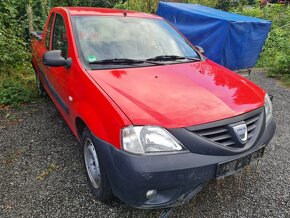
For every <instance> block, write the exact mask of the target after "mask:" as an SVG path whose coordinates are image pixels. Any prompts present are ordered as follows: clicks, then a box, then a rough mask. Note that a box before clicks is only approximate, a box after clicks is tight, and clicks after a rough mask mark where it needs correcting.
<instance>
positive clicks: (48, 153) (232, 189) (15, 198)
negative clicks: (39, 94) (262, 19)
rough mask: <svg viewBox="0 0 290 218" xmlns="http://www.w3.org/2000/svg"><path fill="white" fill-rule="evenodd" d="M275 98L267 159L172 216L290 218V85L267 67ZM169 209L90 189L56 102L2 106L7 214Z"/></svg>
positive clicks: (126, 213) (266, 82)
mask: <svg viewBox="0 0 290 218" xmlns="http://www.w3.org/2000/svg"><path fill="white" fill-rule="evenodd" d="M250 78H251V79H252V80H253V81H255V82H256V83H258V84H259V85H260V86H262V87H263V88H265V89H266V90H267V91H268V92H269V93H270V94H272V95H273V96H274V116H275V119H276V122H277V132H276V135H275V136H274V138H273V140H272V142H271V143H270V144H269V146H268V148H267V150H266V153H265V156H264V158H263V159H262V160H261V161H260V162H259V164H258V165H255V166H253V167H251V168H247V169H246V170H244V171H243V173H240V174H238V175H234V176H231V177H227V178H225V179H224V180H221V181H212V182H210V183H209V184H208V185H207V186H206V187H205V188H204V189H203V191H202V192H200V193H199V194H198V195H197V196H196V197H195V198H193V199H192V200H191V201H190V203H189V204H186V205H184V206H182V207H178V208H176V209H175V210H173V211H172V213H171V216H170V217H290V195H289V194H290V127H289V126H290V112H289V110H290V91H289V90H287V89H285V88H283V87H281V85H279V83H278V82H276V81H275V80H273V79H269V78H267V79H266V78H265V77H264V75H263V74H262V73H260V72H255V73H253V74H252V75H251V77H250ZM160 212H161V210H140V209H134V208H131V207H130V206H127V205H125V204H124V203H122V202H120V201H118V200H115V201H113V202H112V203H110V204H104V203H101V202H99V201H96V200H94V199H93V197H92V195H91V194H90V192H89V189H88V186H87V182H86V177H85V172H84V167H83V163H82V156H81V149H80V146H79V144H78V142H77V140H76V138H75V137H74V136H73V135H72V133H71V131H70V130H69V128H68V127H67V126H66V124H65V123H64V121H63V119H62V118H61V117H60V115H59V113H58V112H57V110H56V109H55V107H54V105H53V104H52V102H51V101H50V100H48V99H46V100H39V101H37V102H35V103H31V104H28V105H25V106H22V107H21V108H18V109H13V110H6V109H3V108H2V109H1V110H0V217H158V216H159V214H160Z"/></svg>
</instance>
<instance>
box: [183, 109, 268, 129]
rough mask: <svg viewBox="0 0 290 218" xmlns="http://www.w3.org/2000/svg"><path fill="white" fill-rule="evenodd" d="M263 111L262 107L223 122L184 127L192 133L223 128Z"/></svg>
mask: <svg viewBox="0 0 290 218" xmlns="http://www.w3.org/2000/svg"><path fill="white" fill-rule="evenodd" d="M263 110H264V107H260V108H258V109H256V110H253V111H251V112H248V113H245V114H242V115H239V116H235V117H231V118H228V119H224V120H218V121H215V122H210V123H206V124H201V125H196V126H189V127H186V129H187V130H189V131H191V132H192V131H196V130H200V129H208V128H213V127H217V126H224V125H227V124H231V123H236V122H239V121H241V120H245V119H247V118H249V117H252V116H254V115H257V114H260V113H262V111H263Z"/></svg>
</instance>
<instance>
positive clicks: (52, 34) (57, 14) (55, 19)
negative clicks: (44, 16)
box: [50, 13, 69, 56]
mask: <svg viewBox="0 0 290 218" xmlns="http://www.w3.org/2000/svg"><path fill="white" fill-rule="evenodd" d="M57 16H59V17H60V18H61V19H62V21H63V25H64V29H65V33H66V37H67V51H66V54H67V56H68V53H69V39H68V34H67V33H68V31H67V27H66V23H65V20H64V17H63V16H62V15H61V14H60V13H55V16H54V22H53V29H52V31H51V41H50V44H51V49H52V50H53V40H54V32H55V24H56V21H57ZM62 55H63V54H62Z"/></svg>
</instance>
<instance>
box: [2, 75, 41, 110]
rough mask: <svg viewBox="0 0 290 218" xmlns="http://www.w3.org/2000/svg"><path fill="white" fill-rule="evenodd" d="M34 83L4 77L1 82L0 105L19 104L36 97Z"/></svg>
mask: <svg viewBox="0 0 290 218" xmlns="http://www.w3.org/2000/svg"><path fill="white" fill-rule="evenodd" d="M33 85H34V84H33V83H32V81H29V82H28V83H24V82H23V80H19V81H18V80H17V79H10V78H8V79H4V80H3V81H2V83H1V84H0V105H12V106H18V105H19V104H21V103H25V102H30V101H31V100H33V99H35V97H36V96H37V92H36V90H35V88H33V87H34V86H33Z"/></svg>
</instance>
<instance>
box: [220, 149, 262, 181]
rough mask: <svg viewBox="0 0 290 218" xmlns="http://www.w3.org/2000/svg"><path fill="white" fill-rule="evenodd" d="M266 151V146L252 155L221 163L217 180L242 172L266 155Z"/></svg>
mask: <svg viewBox="0 0 290 218" xmlns="http://www.w3.org/2000/svg"><path fill="white" fill-rule="evenodd" d="M264 151H265V146H263V147H262V148H259V149H258V150H256V151H254V152H252V153H251V154H248V155H246V156H243V157H240V158H238V159H235V160H231V161H227V162H223V163H219V164H218V166H217V171H216V178H217V179H219V178H222V177H225V176H229V175H232V174H234V173H236V172H239V171H241V170H242V169H243V168H245V167H246V166H248V165H249V164H250V163H251V162H253V161H254V160H257V159H258V158H260V157H262V156H263V155H264Z"/></svg>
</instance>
